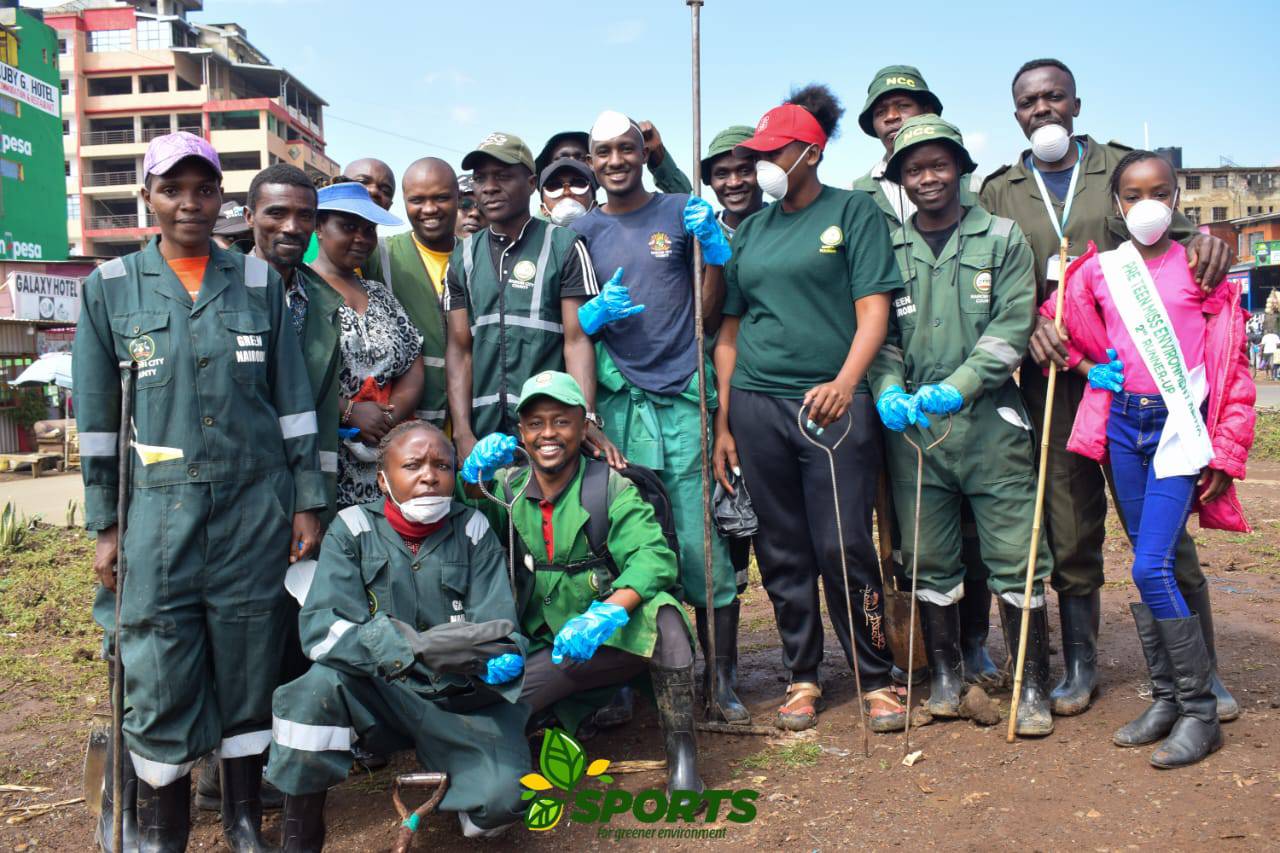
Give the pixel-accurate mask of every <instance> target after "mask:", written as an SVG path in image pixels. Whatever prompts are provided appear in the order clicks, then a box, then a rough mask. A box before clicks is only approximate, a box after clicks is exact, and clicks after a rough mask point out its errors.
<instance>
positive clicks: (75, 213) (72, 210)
mask: <svg viewBox="0 0 1280 853" xmlns="http://www.w3.org/2000/svg"><path fill="white" fill-rule="evenodd" d="M79 218H80V194H79V193H72V194H71V195H69V196H67V219H79Z"/></svg>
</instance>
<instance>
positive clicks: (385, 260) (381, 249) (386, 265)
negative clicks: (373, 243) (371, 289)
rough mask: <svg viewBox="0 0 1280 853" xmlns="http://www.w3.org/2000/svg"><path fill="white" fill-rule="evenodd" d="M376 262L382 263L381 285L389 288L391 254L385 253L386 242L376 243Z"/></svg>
mask: <svg viewBox="0 0 1280 853" xmlns="http://www.w3.org/2000/svg"><path fill="white" fill-rule="evenodd" d="M378 260H380V261H382V283H383V284H385V285H386V286H387V287H390V286H391V253H390V252H389V251H387V241H386V240H382V241H380V242H379V243H378Z"/></svg>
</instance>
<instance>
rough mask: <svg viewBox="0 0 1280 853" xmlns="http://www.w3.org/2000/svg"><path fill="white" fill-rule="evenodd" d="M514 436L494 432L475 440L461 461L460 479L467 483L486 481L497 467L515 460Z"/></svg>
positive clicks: (490, 478)
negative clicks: (474, 444)
mask: <svg viewBox="0 0 1280 853" xmlns="http://www.w3.org/2000/svg"><path fill="white" fill-rule="evenodd" d="M515 452H516V439H515V436H511V435H504V434H502V433H500V432H495V433H493V434H492V435H486V436H485V437H484V438H482V439H480V440H479V441H477V442H476V446H475V447H473V448H472V449H471V455H470V456H468V457H467V461H466V462H463V463H462V479H463V480H465V481H466V482H468V483H479V482H482V481H484V482H488V481H489V480H492V479H493V474H494V472H495V471H497V470H498V469H499V468H502V467H503V466H506V465H510V464H511V463H512V462H514V461H515V458H516V457H515Z"/></svg>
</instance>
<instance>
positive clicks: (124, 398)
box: [111, 361, 138, 850]
mask: <svg viewBox="0 0 1280 853" xmlns="http://www.w3.org/2000/svg"><path fill="white" fill-rule="evenodd" d="M120 370H121V372H122V374H123V375H122V377H121V382H120V386H121V387H120V428H119V441H118V443H117V446H116V453H117V461H118V463H119V465H120V469H119V483H118V484H117V489H116V621H115V625H114V626H113V628H112V631H113V633H114V635H115V636H114V637H113V638H112V652H113V654H112V657H111V672H112V680H113V681H114V689H113V690H112V691H111V738H112V741H111V744H112V747H113V748H112V750H111V759H112V765H111V794H112V796H111V849H112V850H123V849H124V660H123V658H124V655H123V654H122V653H121V650H120V602H121V600H122V597H123V595H124V579H125V573H126V571H127V568H128V567H127V565H126V560H125V542H124V537H125V530H126V528H127V527H128V525H129V487H130V485H131V483H130V478H131V473H132V470H133V466H132V461H133V460H132V459H131V458H130V449H129V438H130V434H131V431H132V424H133V386H134V382H135V381H136V380H137V377H138V364H137V362H134V361H122V362H120Z"/></svg>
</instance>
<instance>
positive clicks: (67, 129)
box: [62, 118, 71, 136]
mask: <svg viewBox="0 0 1280 853" xmlns="http://www.w3.org/2000/svg"><path fill="white" fill-rule="evenodd" d="M70 133H71V120H70V119H65V118H64V119H63V120H62V135H63V136H68V135H70Z"/></svg>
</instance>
